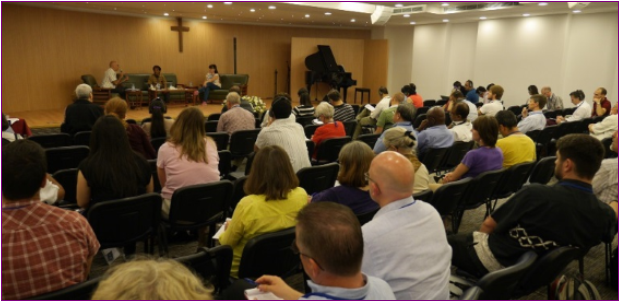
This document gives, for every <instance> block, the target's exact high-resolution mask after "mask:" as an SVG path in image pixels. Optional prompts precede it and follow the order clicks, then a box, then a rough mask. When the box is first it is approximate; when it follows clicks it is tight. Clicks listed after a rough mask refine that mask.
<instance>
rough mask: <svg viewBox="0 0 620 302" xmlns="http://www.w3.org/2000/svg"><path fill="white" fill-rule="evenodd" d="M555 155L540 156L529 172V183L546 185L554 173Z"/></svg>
mask: <svg viewBox="0 0 620 302" xmlns="http://www.w3.org/2000/svg"><path fill="white" fill-rule="evenodd" d="M555 159H556V158H555V156H548V157H545V158H542V159H541V160H539V161H538V163H536V165H535V166H534V168H533V169H532V173H531V174H530V181H529V182H530V183H537V184H541V185H546V184H548V183H549V182H550V181H551V178H552V177H553V174H554V173H555Z"/></svg>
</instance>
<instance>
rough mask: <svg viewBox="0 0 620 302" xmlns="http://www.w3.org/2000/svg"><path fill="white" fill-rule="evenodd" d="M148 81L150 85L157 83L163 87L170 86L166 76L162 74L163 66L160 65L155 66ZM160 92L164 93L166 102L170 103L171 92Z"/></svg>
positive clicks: (154, 85)
mask: <svg viewBox="0 0 620 302" xmlns="http://www.w3.org/2000/svg"><path fill="white" fill-rule="evenodd" d="M148 83H149V85H150V86H153V87H157V84H159V87H160V88H161V89H165V88H166V87H168V86H166V85H167V84H168V81H166V77H164V75H163V74H161V67H159V65H155V66H153V74H151V76H150V77H149V80H148ZM160 92H161V93H162V94H163V95H164V102H165V103H166V104H168V101H169V100H170V92H168V91H165V92H163V91H160Z"/></svg>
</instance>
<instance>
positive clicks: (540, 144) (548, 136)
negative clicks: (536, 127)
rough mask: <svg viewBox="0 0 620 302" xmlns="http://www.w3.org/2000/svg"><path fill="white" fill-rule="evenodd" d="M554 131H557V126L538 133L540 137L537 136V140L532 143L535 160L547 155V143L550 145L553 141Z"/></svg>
mask: <svg viewBox="0 0 620 302" xmlns="http://www.w3.org/2000/svg"><path fill="white" fill-rule="evenodd" d="M556 129H558V126H549V127H546V128H545V129H543V130H542V131H541V132H540V135H538V139H537V140H535V141H534V142H535V143H536V157H537V158H539V159H540V158H541V157H543V156H546V155H547V149H548V146H549V143H551V140H552V139H553V135H554V132H555V130H556ZM550 155H555V154H550Z"/></svg>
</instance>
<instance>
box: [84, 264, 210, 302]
mask: <svg viewBox="0 0 620 302" xmlns="http://www.w3.org/2000/svg"><path fill="white" fill-rule="evenodd" d="M211 292H212V291H211V290H208V289H207V288H205V286H204V285H203V284H202V281H201V280H200V279H199V278H198V277H196V276H195V275H194V274H192V272H191V271H190V270H189V269H187V268H186V267H185V266H183V265H182V264H181V263H179V262H176V261H174V260H169V259H160V260H148V259H144V260H135V261H131V262H127V263H123V264H120V265H118V266H116V267H113V268H112V269H110V270H109V271H108V272H106V274H105V275H104V277H103V280H102V281H101V282H100V283H99V286H98V287H97V290H96V291H95V293H94V294H93V297H92V299H93V300H212V299H213V296H212V295H211Z"/></svg>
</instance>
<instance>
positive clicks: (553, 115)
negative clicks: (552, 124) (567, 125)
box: [544, 111, 558, 119]
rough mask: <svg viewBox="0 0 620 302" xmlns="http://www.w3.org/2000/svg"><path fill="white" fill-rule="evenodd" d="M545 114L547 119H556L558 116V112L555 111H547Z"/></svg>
mask: <svg viewBox="0 0 620 302" xmlns="http://www.w3.org/2000/svg"><path fill="white" fill-rule="evenodd" d="M544 115H545V118H547V119H555V118H556V117H558V114H557V112H555V111H547V112H545V113H544Z"/></svg>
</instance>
